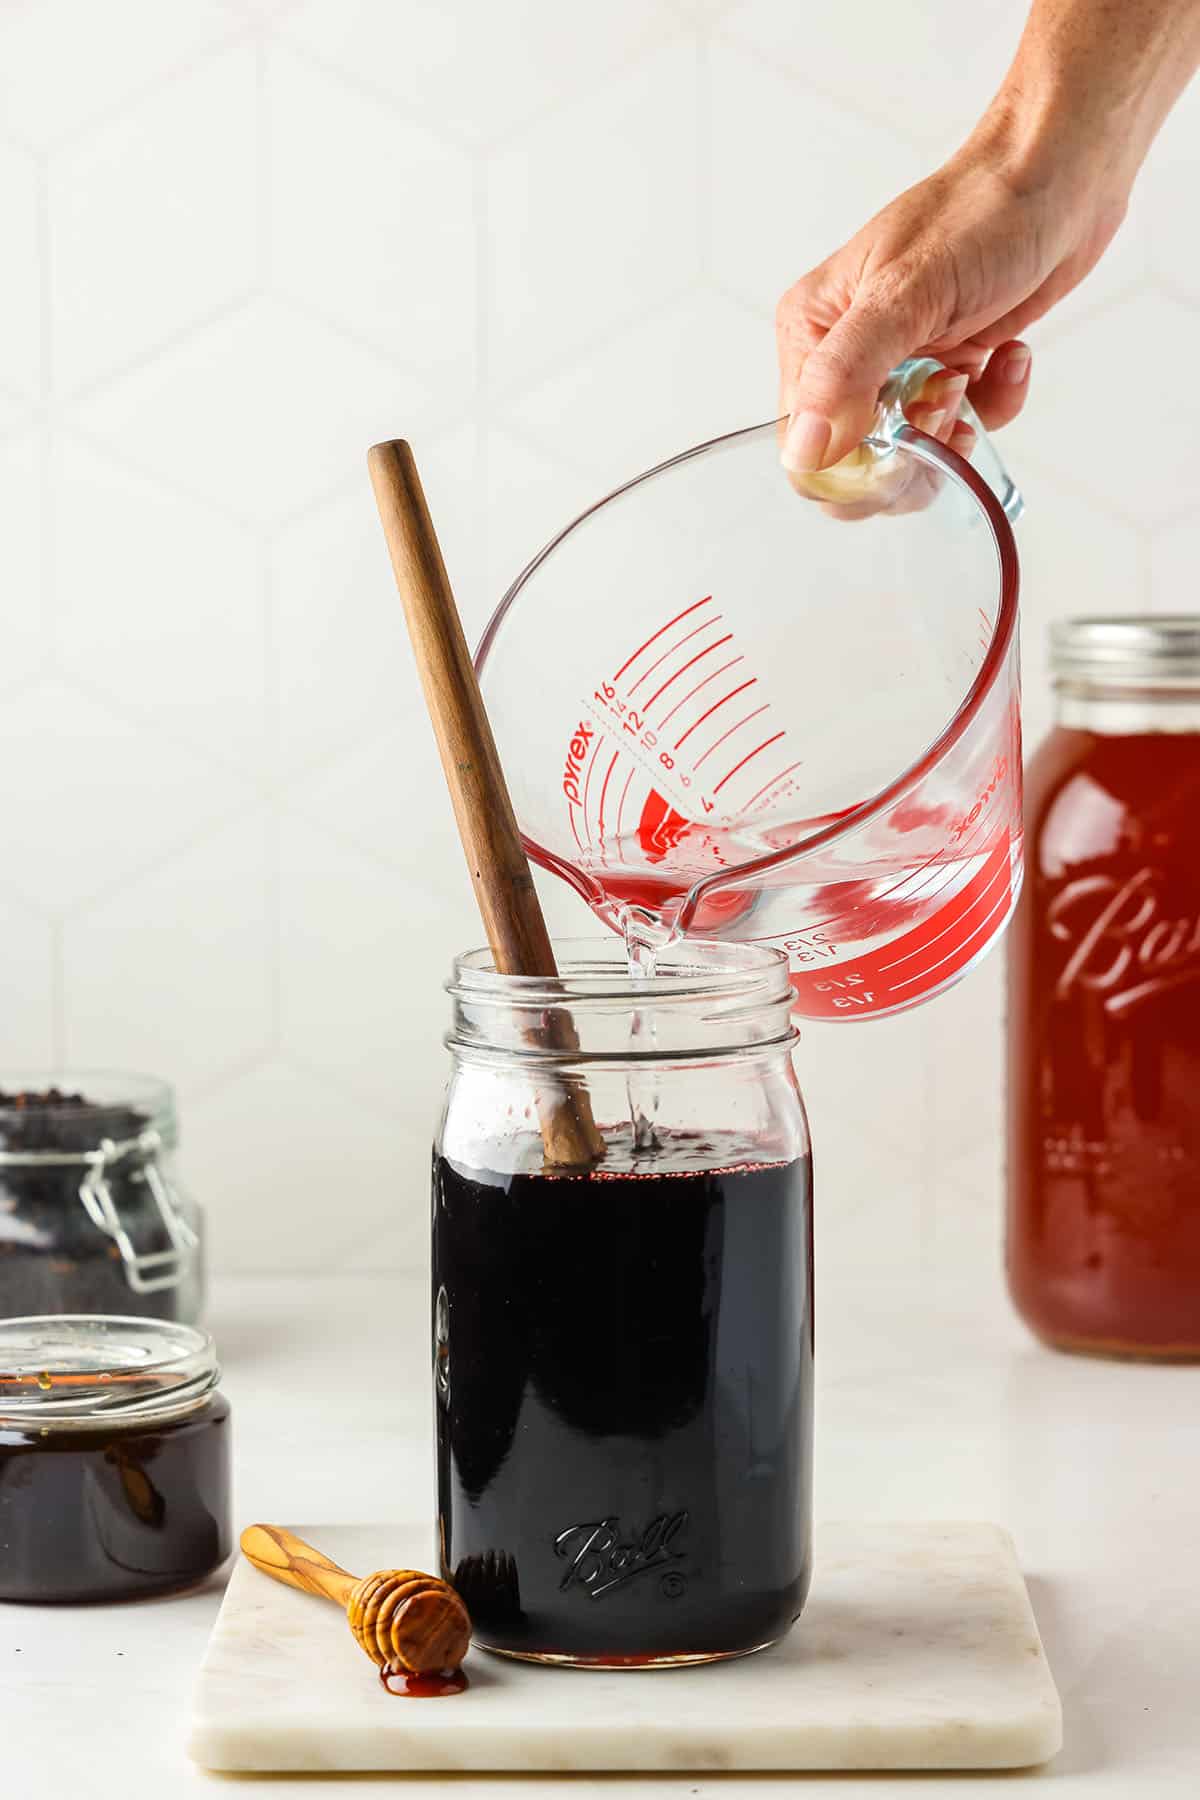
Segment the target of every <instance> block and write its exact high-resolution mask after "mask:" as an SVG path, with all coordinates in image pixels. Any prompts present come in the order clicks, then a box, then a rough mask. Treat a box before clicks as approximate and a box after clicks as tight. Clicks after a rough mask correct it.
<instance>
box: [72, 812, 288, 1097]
mask: <svg viewBox="0 0 1200 1800" xmlns="http://www.w3.org/2000/svg"><path fill="white" fill-rule="evenodd" d="M268 857H269V839H268V831H267V824H266V820H265V819H264V818H263V817H262V816H261V815H255V816H253V817H251V818H247V819H240V820H238V821H237V822H236V823H235V824H231V825H229V826H226V827H225V828H224V829H223V830H220V831H216V832H214V833H212V834H211V835H210V836H207V837H205V838H204V839H203V840H202V841H201V842H199V843H196V844H193V845H191V846H190V847H189V848H188V849H185V850H182V851H180V852H179V853H178V854H176V855H174V856H172V857H171V858H170V859H169V860H167V861H165V862H163V863H162V864H161V865H160V866H159V867H156V868H153V869H148V870H146V871H144V872H142V873H140V874H138V875H136V876H134V877H133V878H132V879H126V880H125V881H123V882H122V883H121V884H120V886H119V887H118V888H117V889H116V890H115V891H114V892H113V893H111V894H109V895H108V896H107V897H106V898H105V899H103V900H100V901H97V902H96V903H95V904H94V905H91V906H87V907H85V908H82V909H81V910H78V911H77V912H75V913H74V914H73V915H72V917H71V918H69V919H68V920H67V923H66V926H65V929H64V964H65V970H66V979H65V991H66V995H67V1003H66V1043H67V1060H68V1062H69V1063H73V1064H74V1065H75V1067H76V1068H97V1067H109V1066H112V1067H116V1068H131V1069H149V1070H151V1071H152V1072H153V1073H154V1074H157V1075H162V1076H163V1077H164V1078H165V1079H166V1080H168V1081H170V1082H172V1083H173V1084H174V1085H176V1086H177V1087H178V1088H179V1089H180V1092H181V1094H182V1096H183V1097H184V1098H185V1099H186V1098H187V1096H188V1094H189V1092H190V1090H191V1089H192V1088H194V1087H196V1086H198V1085H199V1086H203V1085H205V1084H209V1083H211V1082H212V1081H214V1080H215V1079H216V1078H217V1077H218V1076H220V1075H221V1074H222V1073H223V1072H224V1071H225V1070H227V1069H230V1068H232V1067H236V1066H237V1065H238V1064H239V1063H242V1062H245V1061H246V1060H247V1059H249V1058H251V1057H253V1056H256V1055H260V1054H261V1053H262V1052H263V1051H264V1050H265V1049H267V1048H268V1047H269V1045H270V1042H271V1037H272V1033H273V1011H272V1007H273V998H272V997H273V985H272V984H273V958H272V943H273V930H274V926H273V920H272V918H271V909H270V890H269V886H268V873H267V871H268Z"/></svg>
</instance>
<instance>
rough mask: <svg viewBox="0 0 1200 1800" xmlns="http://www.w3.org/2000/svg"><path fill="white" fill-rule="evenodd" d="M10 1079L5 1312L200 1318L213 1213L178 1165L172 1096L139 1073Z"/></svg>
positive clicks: (1, 1210) (3, 1227)
mask: <svg viewBox="0 0 1200 1800" xmlns="http://www.w3.org/2000/svg"><path fill="white" fill-rule="evenodd" d="M69 1086H70V1088H72V1089H78V1090H79V1091H78V1092H63V1091H62V1089H61V1087H59V1086H55V1085H52V1084H51V1083H50V1082H49V1081H48V1080H47V1078H46V1077H45V1076H42V1075H25V1076H22V1077H20V1078H13V1077H11V1076H10V1077H8V1078H7V1079H6V1080H5V1081H4V1082H3V1088H4V1091H3V1093H0V1313H9V1314H28V1313H47V1314H48V1313H65V1312H97V1313H100V1312H104V1313H141V1314H144V1315H146V1316H149V1317H154V1316H160V1317H168V1318H179V1319H181V1320H184V1321H186V1322H192V1321H194V1320H195V1319H196V1317H197V1316H198V1314H199V1311H200V1305H201V1300H202V1287H203V1270H202V1261H201V1248H202V1244H201V1240H202V1230H203V1220H202V1215H201V1212H200V1209H199V1207H198V1205H197V1204H196V1202H195V1201H194V1199H193V1198H192V1197H191V1196H190V1195H189V1194H188V1193H187V1191H186V1190H185V1189H183V1188H182V1187H181V1186H180V1184H179V1181H178V1179H177V1177H176V1175H175V1173H174V1170H173V1167H172V1159H173V1155H174V1151H175V1147H176V1144H177V1141H178V1127H177V1121H176V1113H175V1104H174V1096H173V1094H172V1092H171V1089H170V1088H169V1087H167V1086H166V1084H165V1083H162V1082H158V1081H153V1080H150V1079H147V1078H144V1077H140V1076H130V1075H98V1074H84V1075H73V1076H71V1077H70V1078H69Z"/></svg>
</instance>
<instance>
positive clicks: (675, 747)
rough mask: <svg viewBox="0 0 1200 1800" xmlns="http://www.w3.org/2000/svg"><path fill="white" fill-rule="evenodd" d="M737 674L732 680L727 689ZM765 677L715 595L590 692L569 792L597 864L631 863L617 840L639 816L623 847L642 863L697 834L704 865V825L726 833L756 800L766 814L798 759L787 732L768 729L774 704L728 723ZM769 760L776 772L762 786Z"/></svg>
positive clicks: (586, 850) (681, 615) (583, 842)
mask: <svg viewBox="0 0 1200 1800" xmlns="http://www.w3.org/2000/svg"><path fill="white" fill-rule="evenodd" d="M734 671H736V672H734ZM730 672H734V673H733V678H732V679H731V680H729V681H727V682H725V683H724V684H723V685H721V678H722V677H724V676H726V675H727V674H729V673H730ZM758 681H759V677H758V675H757V674H754V673H750V672H747V670H746V668H745V657H744V655H743V653H742V652H740V651H739V650H738V648H737V645H736V643H735V642H734V634H733V632H732V631H730V630H729V629H728V628H727V625H726V623H725V620H724V616H723V614H722V612H721V611H720V609H719V607H718V606H717V605H716V603H715V601H714V597H713V596H712V595H711V594H707V595H705V597H704V598H703V599H702V600H695V601H693V602H692V604H691V605H690V606H686V607H684V608H683V610H682V611H681V612H678V613H676V614H675V615H674V616H673V617H672V618H670V619H668V620H667V622H666V624H665V625H660V626H659V627H658V629H657V630H655V631H653V632H651V633H650V635H649V636H648V637H646V638H645V639H644V640H643V641H642V643H640V644H639V645H638V647H637V648H636V649H635V650H634V651H633V652H632V654H631V655H630V656H627V657H626V658H625V660H624V661H623V662H622V663H621V665H620V667H619V668H618V669H617V671H616V673H615V674H614V675H613V676H612V677H611V678H609V679H605V680H603V681H600V682H598V683H597V685H596V687H595V689H594V691H593V692H592V693H591V694H590V695H587V696H584V697H583V701H582V709H581V710H582V712H583V713H584V714H586V717H584V718H583V719H582V722H581V724H580V725H579V726H578V727H577V728H576V730H575V732H574V733H573V734H572V738H571V749H570V750H569V752H568V756H567V765H566V766H567V776H566V777H565V778H564V782H563V793H564V796H565V799H566V803H567V806H568V809H569V812H570V817H571V826H572V831H573V833H574V836H575V841H576V843H577V844H578V845H579V848H580V850H581V852H582V853H583V854H584V855H585V859H586V860H587V862H588V865H589V867H591V868H593V869H596V868H599V867H602V866H604V865H605V864H606V863H609V862H614V863H616V862H620V861H622V860H627V859H626V858H623V857H622V854H621V850H620V846H621V844H622V843H623V842H624V841H625V837H626V833H627V831H628V829H629V824H628V822H629V821H631V820H633V819H636V821H637V823H636V825H635V826H634V828H633V830H634V835H635V840H636V847H635V844H634V843H629V844H627V846H626V847H627V849H629V850H631V851H632V852H633V854H634V857H635V860H638V859H640V857H641V856H644V857H648V858H652V859H656V860H662V859H663V858H665V857H666V856H667V855H668V854H669V852H670V850H671V849H672V848H673V847H674V846H675V845H676V844H677V843H678V842H679V840H680V839H681V838H682V837H684V836H685V835H686V834H687V833H688V832H689V830H690V831H692V833H693V837H692V845H691V847H692V848H693V849H696V850H697V851H698V853H699V854H700V858H701V864H703V863H704V862H705V861H706V860H708V857H707V854H706V852H705V851H704V850H703V849H702V848H701V846H700V840H701V839H703V836H704V827H705V826H706V825H708V826H715V827H721V828H725V829H727V828H728V827H729V826H730V825H731V824H733V823H735V822H736V820H737V819H738V818H739V817H740V816H743V815H744V813H745V812H746V810H747V808H748V806H750V805H754V806H756V807H759V808H760V810H762V807H761V803H762V802H763V800H764V798H765V797H766V796H768V795H770V794H772V792H773V791H778V790H779V788H780V786H781V784H782V783H783V782H785V781H786V780H787V778H788V777H789V776H791V775H792V774H794V772H795V771H796V770H797V769H798V768H799V767H800V762H799V760H798V759H796V758H795V757H794V756H793V757H788V756H787V754H786V752H787V748H788V746H787V744H786V742H785V739H786V733H785V732H784V731H782V730H780V731H772V730H771V729H770V719H769V716H768V715H769V713H770V702H769V701H767V700H763V701H762V702H761V704H759V705H753V704H751V705H749V706H745V707H744V710H743V711H742V713H741V716H740V717H735V718H733V720H732V722H731V721H730V717H729V709H730V708H733V709H734V710H736V702H737V700H738V698H739V696H742V695H746V694H748V693H751V691H752V690H753V689H754V688H755V687H756V686H757V685H758ZM751 697H752V698H753V695H752V693H751ZM668 725H671V726H672V727H673V729H672V731H671V734H670V736H669V737H667V736H666V735H665V734H666V728H667V726H668ZM756 726H757V728H758V733H759V736H758V741H757V742H756V741H755V729H754V728H755V727H756ZM585 731H586V732H587V733H588V734H589V735H590V734H591V733H592V732H595V736H596V742H595V745H594V747H592V746H590V745H589V746H588V750H589V751H590V754H586V756H585V755H584V754H583V753H579V754H576V755H575V759H574V761H573V762H572V760H571V755H572V752H581V744H582V739H583V734H584V732H585ZM772 761H774V762H775V763H776V768H775V772H774V773H773V774H770V775H768V777H767V779H766V780H765V781H764V780H763V776H764V774H766V773H767V768H769V767H770V764H771V762H772ZM764 762H765V764H766V767H764ZM598 770H600V771H602V773H601V774H600V775H599V776H598V775H597V771H598ZM618 793H619V796H620V798H619V799H617V800H616V801H615V813H616V820H615V825H614V823H613V811H614V801H613V796H615V795H617V794H618ZM718 796H719V797H720V798H719V799H718ZM747 796H748V797H747ZM709 848H710V851H711V855H712V862H713V866H714V867H719V866H721V863H722V861H723V858H721V857H720V856H719V855H718V854H717V853H716V851H715V849H712V847H711V846H710V847H709Z"/></svg>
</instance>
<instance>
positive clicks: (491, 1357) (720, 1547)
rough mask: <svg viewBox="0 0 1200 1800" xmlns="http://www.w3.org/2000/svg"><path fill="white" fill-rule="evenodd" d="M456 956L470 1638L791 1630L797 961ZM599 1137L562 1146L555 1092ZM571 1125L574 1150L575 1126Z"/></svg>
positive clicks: (808, 1300) (462, 1561)
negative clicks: (545, 966)
mask: <svg viewBox="0 0 1200 1800" xmlns="http://www.w3.org/2000/svg"><path fill="white" fill-rule="evenodd" d="M558 967H559V978H558V979H557V980H541V979H532V978H511V977H504V976H498V975H497V974H496V973H495V972H494V970H493V968H492V964H491V959H490V957H489V956H487V955H486V953H475V954H472V955H469V956H464V957H461V958H459V960H458V962H457V963H456V965H455V970H454V976H453V979H452V981H451V983H450V992H451V994H452V996H453V1001H454V1024H453V1029H452V1031H451V1033H450V1036H449V1038H448V1040H447V1042H448V1044H449V1046H450V1049H451V1052H452V1056H453V1070H452V1075H451V1080H450V1085H449V1090H448V1094H447V1100H446V1107H445V1112H444V1115H443V1120H442V1127H441V1130H440V1132H439V1136H438V1141H437V1144H436V1146H435V1153H434V1171H433V1292H432V1317H431V1335H432V1346H431V1347H432V1355H433V1377H434V1389H435V1395H436V1418H437V1456H438V1500H439V1527H440V1543H441V1555H442V1568H443V1573H444V1574H445V1576H446V1578H447V1579H448V1580H451V1581H453V1582H454V1583H455V1585H456V1586H457V1587H458V1589H459V1591H460V1592H461V1594H462V1596H463V1599H464V1600H465V1601H466V1604H467V1606H468V1608H469V1610H470V1612H471V1617H472V1621H473V1625H474V1641H475V1642H476V1643H477V1644H479V1645H481V1646H482V1647H484V1648H486V1649H489V1650H494V1651H498V1652H503V1653H505V1654H507V1655H510V1656H517V1657H524V1658H527V1659H530V1660H534V1661H540V1662H553V1663H563V1664H568V1665H574V1666H583V1667H602V1668H640V1667H654V1666H669V1665H672V1664H678V1663H689V1662H708V1661H714V1660H718V1659H720V1658H723V1657H730V1656H739V1655H744V1654H746V1653H747V1652H749V1651H752V1650H758V1649H762V1648H764V1647H766V1646H767V1645H769V1644H771V1643H773V1642H775V1641H776V1640H777V1639H779V1638H780V1637H782V1636H783V1635H784V1633H785V1632H786V1631H787V1630H788V1628H789V1627H790V1625H791V1624H792V1623H793V1621H794V1620H795V1619H796V1618H797V1616H798V1615H799V1613H800V1609H801V1607H802V1606H803V1603H804V1599H805V1595H806V1593H807V1590H808V1583H809V1574H810V1557H811V1551H810V1514H811V1480H812V1354H813V1336H812V1332H813V1314H812V1212H811V1174H810V1167H811V1165H810V1158H809V1141H808V1131H807V1126H806V1122H805V1117H804V1109H803V1105H802V1103H801V1099H800V1094H799V1091H798V1089H797V1086H796V1080H795V1075H794V1073H793V1069H792V1061H791V1047H792V1041H793V1035H794V1034H793V1031H792V1028H791V1024H790V1017H789V1008H790V1001H791V989H790V985H789V982H788V971H787V963H786V960H785V958H783V957H782V956H780V955H777V954H776V953H775V952H773V951H770V950H764V949H762V948H760V947H758V946H752V945H748V944H747V945H738V944H704V943H688V944H685V945H681V946H675V947H673V948H671V949H670V950H667V951H663V952H660V953H659V957H658V960H657V965H656V973H654V974H653V975H650V976H649V977H643V978H639V979H637V980H634V979H631V976H630V973H629V969H628V965H627V962H626V959H625V956H624V954H623V951H622V949H621V948H620V946H619V945H617V944H611V945H610V944H608V943H601V944H590V943H588V944H564V945H561V946H559V957H558ZM563 1105H568V1106H570V1107H572V1108H575V1109H578V1108H579V1107H580V1106H583V1108H584V1110H585V1111H586V1114H587V1116H588V1117H589V1118H590V1119H591V1120H594V1124H595V1127H596V1129H597V1133H598V1141H599V1144H600V1145H602V1154H601V1155H599V1156H598V1157H594V1158H593V1159H592V1160H591V1162H590V1165H585V1166H582V1167H579V1166H576V1167H571V1166H569V1165H567V1164H565V1163H564V1162H563V1161H562V1160H561V1149H562V1146H561V1143H560V1142H556V1140H555V1137H554V1134H553V1132H551V1131H549V1130H547V1121H548V1120H549V1119H552V1118H553V1116H554V1114H555V1109H556V1108H558V1107H562V1106H563ZM552 1152H553V1153H552Z"/></svg>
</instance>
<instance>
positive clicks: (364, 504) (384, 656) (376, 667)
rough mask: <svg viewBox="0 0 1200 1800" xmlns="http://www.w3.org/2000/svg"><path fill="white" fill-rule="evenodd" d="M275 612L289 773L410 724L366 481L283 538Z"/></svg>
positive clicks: (400, 636) (406, 652)
mask: <svg viewBox="0 0 1200 1800" xmlns="http://www.w3.org/2000/svg"><path fill="white" fill-rule="evenodd" d="M271 608H272V616H273V620H274V627H273V630H274V639H275V646H276V650H275V679H276V683H277V689H278V719H279V725H278V733H279V735H278V743H279V754H280V759H281V765H282V767H283V768H284V769H285V770H299V769H306V768H309V767H313V766H320V765H321V764H323V763H324V762H325V761H326V760H327V759H328V758H329V756H330V755H331V754H332V753H334V752H336V751H340V750H342V749H344V748H345V747H346V746H347V745H348V744H351V743H354V742H355V741H357V740H360V739H361V738H363V737H364V736H366V737H376V736H378V735H379V733H381V732H382V731H385V730H386V729H387V727H388V726H389V725H390V724H391V723H392V722H393V720H396V719H398V718H400V717H401V716H402V714H401V710H400V706H399V704H398V697H399V696H400V695H401V694H403V695H404V696H405V697H406V699H407V701H408V704H409V705H410V706H411V705H412V704H413V703H414V698H415V697H414V694H413V689H412V680H413V678H412V653H411V651H410V649H409V645H408V637H407V633H406V631H405V627H404V614H403V611H402V610H401V606H400V601H399V597H398V596H397V594H396V589H395V584H394V582H393V580H392V572H391V569H390V567H389V565H388V559H387V550H386V548H385V546H384V543H383V538H382V534H381V533H380V530H379V520H378V517H377V516H376V513H375V507H374V503H373V501H372V499H371V493H370V489H369V488H368V486H367V484H366V481H365V480H364V482H363V484H362V488H361V490H360V491H359V492H358V493H355V494H349V495H347V496H346V497H345V498H344V499H342V500H338V501H336V502H334V503H332V504H331V505H329V506H326V507H322V508H320V509H318V510H316V511H314V512H310V513H307V514H306V515H305V516H304V517H303V518H301V519H298V520H297V521H296V523H295V524H294V525H292V526H290V527H288V529H287V530H285V531H284V532H282V533H281V534H280V536H279V538H278V540H277V541H276V543H275V545H274V546H273V549H272V553H271ZM416 704H417V705H419V704H420V702H419V700H418V701H416Z"/></svg>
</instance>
